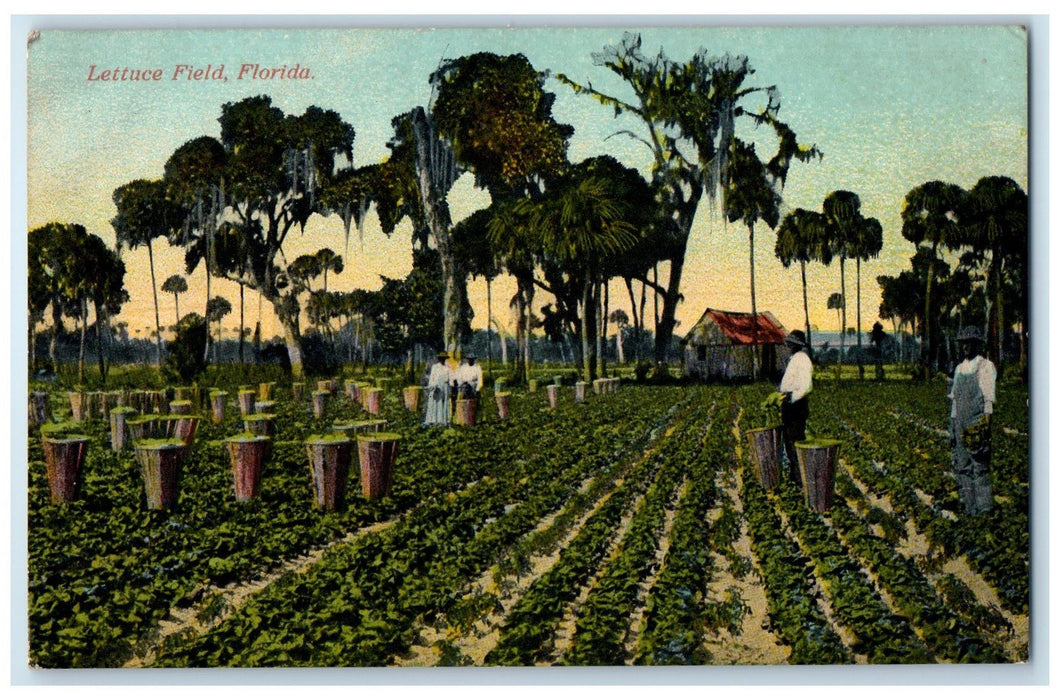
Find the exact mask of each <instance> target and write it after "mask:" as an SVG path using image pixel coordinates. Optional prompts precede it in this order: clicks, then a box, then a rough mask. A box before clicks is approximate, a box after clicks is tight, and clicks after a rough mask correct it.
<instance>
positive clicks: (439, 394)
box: [423, 350, 453, 425]
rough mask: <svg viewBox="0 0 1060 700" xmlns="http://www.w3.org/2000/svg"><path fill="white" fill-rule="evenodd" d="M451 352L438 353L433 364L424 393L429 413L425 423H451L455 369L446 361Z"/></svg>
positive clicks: (424, 420)
mask: <svg viewBox="0 0 1060 700" xmlns="http://www.w3.org/2000/svg"><path fill="white" fill-rule="evenodd" d="M448 359H449V353H447V352H446V351H444V350H443V351H441V352H440V353H438V356H437V360H438V361H437V362H436V363H434V364H433V365H431V373H430V374H429V375H428V376H427V386H426V390H425V391H424V393H425V394H426V396H427V413H426V415H425V416H424V418H423V424H424V425H449V416H450V415H451V414H450V411H449V385H450V384H452V382H453V371H452V370H451V369H449V365H447V364H446V363H445V361H446V360H448Z"/></svg>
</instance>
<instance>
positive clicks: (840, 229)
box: [821, 190, 863, 364]
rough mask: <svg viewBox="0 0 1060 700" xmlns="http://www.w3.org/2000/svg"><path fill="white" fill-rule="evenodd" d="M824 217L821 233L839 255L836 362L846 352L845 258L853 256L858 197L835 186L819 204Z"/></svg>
mask: <svg viewBox="0 0 1060 700" xmlns="http://www.w3.org/2000/svg"><path fill="white" fill-rule="evenodd" d="M821 208H822V211H823V212H824V220H825V237H826V239H827V241H828V244H829V245H830V246H831V247H832V251H833V253H834V254H835V255H837V256H839V294H840V298H839V301H840V303H841V304H842V307H841V308H840V314H841V316H842V320H841V321H840V323H839V331H840V332H839V363H840V364H842V363H843V360H844V359H845V356H846V329H847V303H846V299H847V283H846V264H845V263H846V259H847V258H849V257H853V255H852V254H851V253H852V251H851V243H852V240H853V238H854V235H855V234H854V232H855V231H857V230H858V229H859V228H860V227H861V222H862V220H863V217H862V216H861V199H860V198H859V197H858V196H857V195H856V194H854V193H853V192H849V191H847V190H836V191H835V192H832V193H830V194H829V195H828V196H826V197H825V198H824V204H823V205H822V207H821Z"/></svg>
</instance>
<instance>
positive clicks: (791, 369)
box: [778, 331, 813, 483]
mask: <svg viewBox="0 0 1060 700" xmlns="http://www.w3.org/2000/svg"><path fill="white" fill-rule="evenodd" d="M784 344H785V345H787V346H788V349H789V350H791V359H789V360H788V366H787V367H786V368H785V369H784V376H783V377H781V379H780V388H779V389H778V391H780V393H781V394H783V395H784V398H783V401H782V402H781V404H780V421H781V423H783V424H784V452H785V453H786V454H787V456H788V473H789V474H790V475H791V478H792V480H793V481H794V482H795V483H801V482H802V479H801V478H800V477H799V459H798V456H797V455H796V453H795V443H796V442H799V441H800V440H805V439H806V419H807V418H809V416H810V401H809V393H810V391H812V390H813V362H812V361H811V360H810V353H809V348H808V346H807V344H806V334H805V333H803V332H802V331H792V332H791V333H789V334H788V337H787V338H785V339H784Z"/></svg>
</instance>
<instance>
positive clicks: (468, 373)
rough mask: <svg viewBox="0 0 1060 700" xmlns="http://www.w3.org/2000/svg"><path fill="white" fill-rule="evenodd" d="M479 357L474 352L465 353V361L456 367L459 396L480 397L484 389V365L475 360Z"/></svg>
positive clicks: (463, 397) (465, 397)
mask: <svg viewBox="0 0 1060 700" xmlns="http://www.w3.org/2000/svg"><path fill="white" fill-rule="evenodd" d="M476 359H478V358H476V357H475V355H474V354H473V353H468V354H467V355H464V362H463V364H461V365H460V366H459V367H457V369H456V377H455V379H456V390H457V396H459V397H460V398H462V399H474V398H478V394H479V392H480V391H482V365H479V364H477V363H476V362H475V360H476Z"/></svg>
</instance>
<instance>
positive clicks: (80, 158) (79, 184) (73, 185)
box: [27, 25, 1028, 334]
mask: <svg viewBox="0 0 1060 700" xmlns="http://www.w3.org/2000/svg"><path fill="white" fill-rule="evenodd" d="M631 29H636V28H635V27H631ZM641 33H642V35H643V39H644V50H645V53H649V54H652V53H654V52H655V51H656V50H658V49H659V48H660V47H661V48H664V49H665V51H666V53H667V54H668V55H669V56H670V57H672V58H674V59H677V60H682V59H685V58H687V57H689V56H690V55H691V54H692V53H693V52H694V51H695V50H697V49H698V48H700V47H704V48H706V49H708V50H709V51H710V52H712V53H715V54H723V53H738V54H746V55H747V56H749V57H750V60H751V64H752V66H753V67H754V68H755V69H756V74H755V75H754V76H753V77H752V80H751V83H752V84H754V85H761V86H767V85H776V86H777V87H778V88H779V90H780V95H781V104H782V109H781V118H782V119H784V120H786V121H787V122H788V124H789V125H791V126H792V128H793V129H794V130H795V131H796V133H798V135H799V138H800V140H801V141H803V142H805V143H814V144H816V145H817V146H818V147H819V148H820V149H821V150H822V151H823V153H824V158H823V159H822V160H820V161H815V162H813V163H809V164H801V163H800V164H796V165H794V166H793V168H792V171H791V174H790V176H789V178H788V182H787V186H786V188H785V191H784V210H785V211H788V210H790V209H793V208H795V207H804V208H810V209H817V210H819V209H820V206H821V202H822V200H823V199H824V197H825V195H826V194H828V193H829V192H831V191H833V190H837V189H847V190H852V191H854V192H856V193H858V194H859V195H860V197H861V201H862V210H863V213H864V214H866V215H867V216H874V217H876V218H878V219H879V220H880V222H881V223H882V224H883V229H884V250H883V254H882V255H881V257H880V259H879V260H875V261H870V262H868V263H865V264H863V265H862V287H863V289H862V297H863V298H862V314H863V320H862V326H863V328H865V329H868V328H869V327H871V325H872V323H873V322H874V321H875V320H876V310H877V308H878V306H879V294H878V287H877V285H876V284H875V277H876V276H877V275H879V274H896V273H897V272H898V271H899V270H901V269H903V268H904V267H906V266H907V263H908V258H909V256H910V255H911V254H912V252H913V248H912V245H911V244H909V243H907V242H905V241H904V239H902V237H901V234H900V211H901V205H902V199H903V197H904V195H905V193H906V192H908V191H909V190H910V189H912V188H913V187H915V186H917V185H919V184H921V183H923V182H926V181H929V180H936V179H938V180H944V181H948V182H953V183H955V184H958V185H960V186H962V187H965V188H970V187H971V186H973V185H974V184H975V183H976V181H977V180H978V179H979V178H981V177H984V176H987V175H1006V176H1009V177H1011V178H1013V179H1014V180H1016V181H1017V182H1018V183H1020V185H1021V186H1023V187H1024V188H1025V189H1026V188H1027V186H1028V182H1027V142H1028V131H1027V114H1028V104H1027V94H1028V76H1027V38H1026V35H1025V34H1024V32H1023V31H1022V29H1020V28H1017V27H1011V26H993V27H991V26H981V25H980V26H937V25H934V26H925V27H910V26H902V27H898V26H894V27H885V26H864V27H852V26H843V27H791V28H784V27H761V26H759V27H742V28H708V27H704V28H691V27H677V28H658V27H656V28H652V29H647V30H644V31H642V32H641ZM621 37H622V29H621V28H617V27H605V28H594V29H585V28H578V29H537V30H535V29H525V28H521V29H514V30H512V29H468V30H454V29H438V30H429V29H423V30H414V29H397V30H378V29H375V30H355V29H347V30H318V29H303V30H292V31H283V30H274V29H270V30H261V31H245V30H239V31H233V30H214V31H184V30H172V29H171V30H159V31H139V32H134V31H121V32H102V31H95V32H72V31H45V32H43V33H42V36H41V37H40V38H39V39H38V40H37V41H35V42H34V43H33V44H32V45H31V47H30V50H29V61H28V63H29V72H28V90H29V92H28V108H29V121H28V155H27V164H28V188H29V200H28V209H27V218H28V225H29V227H30V228H31V229H32V228H35V227H37V226H40V225H43V224H45V223H47V222H49V221H63V222H79V223H83V224H84V225H85V226H86V227H87V228H88V230H89V231H90V232H92V233H95V234H97V235H99V236H101V237H102V238H103V239H104V240H106V241H108V242H113V240H114V233H113V230H112V228H111V227H110V224H109V220H110V218H111V217H112V216H113V215H114V210H113V205H112V203H111V193H112V192H113V190H114V189H115V188H117V187H118V186H120V185H121V184H123V183H125V182H127V181H129V180H132V179H135V178H157V177H160V176H161V174H162V167H163V164H164V162H165V160H166V158H167V157H168V156H169V154H170V153H171V152H172V151H173V150H174V149H175V148H176V147H177V146H179V145H180V144H182V143H184V142H185V141H187V140H189V139H192V138H195V137H197V136H200V135H203V134H207V135H213V136H217V135H219V131H218V128H219V127H218V124H217V118H218V116H219V115H220V109H221V105H222V104H223V103H225V102H230V101H237V100H239V99H242V98H244V97H247V96H250V95H257V94H268V95H270V96H271V97H272V98H273V102H274V103H275V104H276V105H277V106H279V107H280V108H282V109H283V110H284V111H285V112H288V113H291V112H297V113H301V112H302V111H303V110H304V109H305V108H306V107H307V106H309V105H313V104H315V105H318V106H320V107H324V108H328V109H333V110H336V111H338V112H339V113H340V114H341V115H342V117H343V118H344V119H345V120H346V121H348V122H349V123H351V124H352V125H353V126H354V128H355V129H356V132H357V137H356V142H355V146H354V161H355V164H356V165H364V164H367V163H370V162H374V161H378V160H379V159H381V158H383V157H384V156H385V155H386V153H387V150H386V141H387V139H388V138H389V137H390V135H391V127H390V120H391V118H392V117H393V116H395V115H397V114H400V113H402V112H405V111H407V110H409V109H411V108H412V107H414V106H416V105H421V104H425V103H426V102H427V101H428V100H429V99H430V86H429V84H428V82H427V78H428V75H429V74H430V72H431V71H432V70H433V69H434V68H435V67H436V66H437V65H438V63H439V61H440V60H441V59H443V58H452V57H457V56H460V55H463V54H467V53H472V52H476V51H492V52H495V53H516V52H518V53H523V54H525V55H526V56H527V58H529V60H530V61H531V62H532V63H533V65H534V66H535V67H536V68H538V69H539V70H550V71H552V72H553V73H556V72H562V73H566V74H568V75H569V76H571V77H572V78H573V79H575V80H579V81H583V82H585V81H591V82H592V83H593V85H594V86H595V87H597V88H599V89H601V90H603V91H605V92H608V93H611V94H615V95H617V96H621V97H628V93H627V92H626V91H624V90H623V86H622V85H621V84H620V83H619V82H618V81H617V80H616V79H613V78H612V75H611V74H610V72H608V71H606V70H605V69H603V68H600V67H596V66H594V65H593V62H592V58H591V53H592V52H594V51H599V50H600V49H601V48H602V47H603V46H604V45H606V44H608V43H617V42H618V41H620V40H621ZM243 63H257V64H261V65H262V66H277V67H278V66H283V65H287V66H294V65H295V64H298V65H300V66H302V67H307V68H308V69H309V70H310V71H311V74H312V76H313V77H312V79H311V80H303V81H282V80H275V81H247V80H243V81H239V80H236V74H237V73H238V70H239V66H240V64H243ZM177 64H191V65H194V66H196V67H202V68H204V67H206V66H207V65H211V66H212V67H214V68H216V67H217V66H219V65H222V64H223V65H224V66H225V72H226V74H227V76H228V81H227V82H212V81H201V82H194V81H187V80H176V81H174V80H171V79H170V78H171V76H172V74H173V71H174V66H176V65H177ZM91 65H95V66H96V67H97V68H96V70H97V71H101V70H104V69H107V68H113V67H125V66H128V67H130V68H137V67H153V68H161V69H162V70H163V73H164V79H163V80H162V81H160V82H158V83H129V82H111V83H103V82H90V81H88V80H87V76H88V73H89V67H90V66H91ZM547 87H548V89H549V90H551V91H553V92H555V93H556V94H557V96H558V97H557V101H556V106H555V110H554V112H555V115H556V117H557V119H559V120H560V121H563V122H566V123H568V124H571V125H572V126H574V128H575V135H574V137H573V139H572V141H571V145H570V151H569V156H570V159H571V160H572V161H578V160H581V159H583V158H586V157H589V156H592V155H596V154H600V153H610V154H612V155H614V156H616V157H618V158H619V159H620V160H623V161H624V162H626V163H628V164H630V165H634V166H637V167H640V168H642V169H644V170H645V172H647V167H648V166H649V160H648V158H649V153H648V151H647V150H646V148H644V147H643V146H640V145H637V144H636V143H635V142H634V141H632V140H630V139H628V138H626V137H624V136H616V137H614V138H610V139H608V138H607V137H608V136H610V135H611V134H613V133H614V132H616V131H618V130H619V129H625V128H628V129H634V130H637V129H638V125H637V124H636V123H635V122H633V121H630V120H625V119H618V120H616V119H614V118H613V112H612V111H610V110H608V109H606V108H604V107H602V106H600V105H599V104H597V103H596V102H594V101H593V100H591V99H590V98H586V97H577V96H575V95H574V94H573V93H572V92H571V91H570V90H568V89H567V88H565V87H564V86H562V85H561V84H559V83H558V82H557V81H555V80H550V81H549V83H548V86H547ZM469 179H470V178H464V179H463V180H461V181H460V182H459V183H458V185H457V187H456V188H454V191H453V193H452V194H451V197H450V201H451V205H452V209H453V215H454V219H460V218H462V217H464V216H466V215H467V214H468V213H470V212H471V211H474V210H475V209H477V208H479V207H481V206H484V205H485V204H486V197H485V196H484V195H483V194H482V193H481V192H478V191H476V190H475V189H474V187H473V186H472V185H471V183H470V182H468V180H469ZM408 233H409V231H408V229H407V227H406V228H402V229H400V230H399V232H398V233H396V234H395V235H394V236H393V237H392V238H391V239H387V238H386V237H384V236H383V235H382V234H381V233H379V230H378V225H377V223H375V222H374V221H370V222H369V224H368V225H367V226H366V228H365V231H364V235H363V239H359V238H358V236H357V235H356V234H355V235H354V237H353V239H352V241H351V242H350V243H349V246H348V248H347V246H346V242H345V239H344V234H343V232H342V227H341V224H340V223H339V222H338V220H337V218H334V217H333V218H332V219H329V220H324V219H321V218H319V217H315V218H314V219H312V220H311V222H310V224H309V226H308V227H307V229H306V233H305V235H304V236H303V237H302V238H301V239H299V238H298V236H295V238H296V240H295V241H292V246H291V247H290V248H289V249H288V250H287V253H288V259H291V258H293V257H294V255H297V254H298V253H300V252H304V251H309V250H315V249H317V248H319V247H322V246H325V245H326V246H329V247H331V248H333V249H334V250H336V251H337V252H339V253H341V254H343V255H344V256H345V257H346V259H347V269H346V272H344V273H343V274H341V275H339V276H338V278H337V279H335V281H334V282H333V283H332V281H331V280H332V278H329V287H330V288H335V289H351V288H354V287H363V288H377V287H378V286H379V277H378V275H379V274H385V275H387V276H400V275H403V274H405V273H406V272H407V271H408V269H409V267H410V265H411V256H410V253H409V251H410V242H409V235H408ZM773 243H774V237H773V234H772V232H771V231H769V230H768V229H766V228H765V227H764V226H759V227H758V228H757V229H756V250H757V255H756V277H757V279H756V282H757V290H758V306H759V308H760V309H769V310H772V311H773V312H774V313H775V314H776V315H777V316H778V317H779V318H780V320H781V322H783V323H784V324H785V325H787V326H788V327H798V326H800V325H801V323H802V299H801V285H800V282H799V274H798V270H797V269H794V268H793V269H791V270H784V269H783V268H782V267H781V266H780V264H779V263H778V262H777V261H776V260H775V258H774V257H773V254H772V250H773ZM166 248H168V246H167V245H166V244H165V243H163V242H161V241H159V242H156V266H157V270H156V274H157V275H158V281H159V284H161V281H162V280H164V279H165V278H166V277H168V276H169V275H171V274H174V273H178V272H179V273H183V269H182V258H183V256H182V254H181V253H180V251H177V250H175V249H173V250H165V249H166ZM125 255H126V261H127V266H128V268H129V272H128V275H127V286H128V287H129V289H130V294H131V296H132V300H131V301H130V303H129V304H127V305H126V308H125V310H124V311H123V314H122V317H121V318H122V320H126V321H129V323H130V326H131V327H132V328H133V329H134V330H137V331H139V330H140V329H142V328H145V327H147V326H148V325H153V306H152V302H151V293H150V279H149V276H148V271H147V254H146V252H145V251H142V250H141V251H134V252H127V253H126V254H125ZM748 268H749V260H748V256H747V231H746V229H744V228H743V227H742V226H738V225H737V226H733V225H729V226H725V225H723V224H722V223H721V222H720V220H719V219H718V218H717V217H716V216H712V214H711V212H710V210H709V207H708V205H707V203H706V202H704V204H702V205H701V207H700V213H699V215H698V216H697V220H696V224H695V227H694V229H693V237H692V244H691V246H690V248H689V254H688V256H687V261H686V268H685V274H684V280H685V281H684V283H683V291H684V293H685V296H686V301H685V302H684V303H683V304H682V306H681V307H680V310H679V313H678V319H679V320H680V321H681V322H682V323H681V326H680V327H679V328H678V330H677V332H678V333H680V334H683V333H684V332H685V331H687V329H688V328H689V326H691V324H692V323H694V322H695V320H696V319H697V318H698V317H699V316H700V314H701V313H702V310H703V309H704V308H705V307H708V306H709V307H714V308H721V309H731V310H749V309H750V294H749V282H748V275H749V269H748ZM808 276H809V282H810V291H809V294H810V317H811V322H812V323H814V324H815V325H817V326H819V327H821V328H824V329H832V328H835V327H837V323H836V319H835V313H834V312H833V311H829V310H827V309H826V304H825V301H826V299H827V296H828V295H829V294H830V293H832V292H835V291H838V290H839V270H838V265H837V264H833V265H832V266H831V267H829V268H825V267H822V266H819V265H815V266H811V268H810V269H809V273H808ZM189 283H190V285H191V288H192V289H191V293H190V295H189V298H187V299H185V298H182V299H181V309H182V311H185V312H186V310H190V309H195V308H198V307H199V306H200V305H201V297H202V295H204V293H205V283H204V278H203V273H202V271H201V270H200V271H198V272H197V273H196V274H195V275H194V276H193V277H192V278H191V279H190V280H189ZM847 283H848V299H849V302H848V312H847V313H848V325H853V324H854V318H855V316H854V306H853V303H854V288H853V265H852V264H851V265H849V266H848V274H847ZM236 290H237V288H236V286H235V285H234V284H230V285H229V284H225V283H221V284H219V285H218V286H217V287H215V289H214V293H221V294H225V295H228V296H229V297H230V298H232V299H233V300H234V299H235V298H236ZM470 291H471V294H472V299H473V302H474V303H475V306H476V312H477V313H476V320H475V323H474V325H475V326H476V327H483V326H484V325H485V315H486V314H485V301H484V298H485V286H484V284H482V283H481V282H472V284H471V288H470ZM196 295H198V296H199V297H200V299H199V300H197V299H196V298H195V297H196ZM510 296H511V286H510V285H508V284H507V283H505V282H504V281H503V280H502V281H501V282H500V283H498V284H496V285H495V286H494V296H493V298H494V307H495V308H494V314H495V316H497V317H498V318H499V319H500V320H501V323H502V324H504V323H506V322H507V321H508V318H507V309H506V306H507V300H508V298H509V297H510ZM611 298H612V304H613V306H614V305H615V304H616V301H617V302H618V305H619V306H623V305H628V301H626V303H625V304H622V300H623V299H624V298H625V292H624V288H623V286H622V285H621V283H620V282H619V283H616V284H614V286H613V288H612V295H611ZM538 299H539V303H535V306H541V305H543V304H544V303H546V300H544V299H542V297H540V296H539V297H538ZM159 302H160V304H161V313H162V321H163V323H165V324H169V323H172V321H173V299H172V296H167V295H162V296H160V299H159ZM248 302H249V303H248V310H247V313H248V321H247V322H248V324H249V325H253V322H254V319H255V317H256V313H257V299H256V295H255V294H253V293H250V294H248ZM267 307H268V305H267V304H266V308H265V309H264V312H265V314H264V317H263V320H264V321H265V332H266V334H271V332H278V325H273V321H272V318H271V310H270V309H268V308H267ZM498 308H500V309H502V312H499V311H498ZM149 317H150V320H149ZM237 324H238V320H237V317H236V316H235V315H234V314H233V316H230V317H228V318H227V319H226V323H225V325H226V330H227V329H228V328H230V327H233V326H235V325H237ZM888 328H889V325H888Z"/></svg>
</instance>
